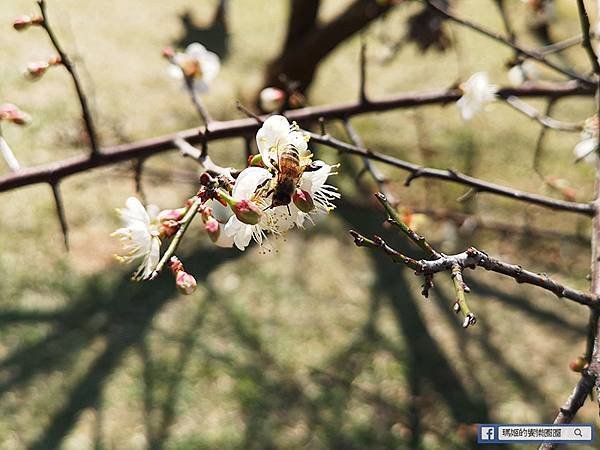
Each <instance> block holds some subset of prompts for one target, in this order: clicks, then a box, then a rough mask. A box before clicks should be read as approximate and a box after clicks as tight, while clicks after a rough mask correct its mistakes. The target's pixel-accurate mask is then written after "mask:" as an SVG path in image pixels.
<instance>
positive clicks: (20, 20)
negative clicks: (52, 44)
mask: <svg viewBox="0 0 600 450" xmlns="http://www.w3.org/2000/svg"><path fill="white" fill-rule="evenodd" d="M43 23H44V19H43V17H42V16H40V15H39V14H34V15H32V16H29V15H27V14H23V15H22V16H19V17H17V18H16V19H15V20H13V28H14V29H15V30H17V31H22V30H25V29H27V28H29V27H30V26H33V25H42V24H43Z"/></svg>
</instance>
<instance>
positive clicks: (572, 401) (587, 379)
mask: <svg viewBox="0 0 600 450" xmlns="http://www.w3.org/2000/svg"><path fill="white" fill-rule="evenodd" d="M595 381H596V378H595V377H594V376H593V375H591V374H590V373H589V372H588V371H585V372H584V373H583V374H582V375H581V378H580V379H579V381H578V382H577V384H576V385H575V387H574V388H573V392H571V395H570V396H569V398H568V399H567V401H566V402H565V404H564V405H563V406H561V408H560V411H559V412H558V415H557V416H556V418H555V419H554V422H553V423H555V424H564V423H571V422H572V421H573V419H574V418H575V415H576V414H577V411H579V410H580V409H581V407H582V406H583V404H584V403H585V400H586V398H587V396H588V395H589V394H590V392H591V391H592V388H593V387H594V383H595ZM554 448H556V444H551V443H545V444H542V445H540V448H539V450H551V449H554Z"/></svg>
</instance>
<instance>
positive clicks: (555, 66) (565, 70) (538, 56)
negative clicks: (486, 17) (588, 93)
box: [423, 0, 594, 85]
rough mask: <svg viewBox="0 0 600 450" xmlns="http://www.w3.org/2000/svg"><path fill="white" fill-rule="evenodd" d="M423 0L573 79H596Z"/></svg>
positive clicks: (435, 0) (433, 0)
mask: <svg viewBox="0 0 600 450" xmlns="http://www.w3.org/2000/svg"><path fill="white" fill-rule="evenodd" d="M423 1H424V2H425V3H427V4H428V5H429V6H431V7H432V8H434V9H436V10H437V11H439V12H440V13H441V14H443V15H444V16H446V17H447V18H448V19H451V20H453V21H454V22H456V23H458V24H460V25H463V26H465V27H467V28H470V29H472V30H474V31H476V32H478V33H480V34H483V35H485V36H487V37H489V38H492V39H494V40H495V41H497V42H500V43H501V44H504V45H506V46H508V47H511V48H512V49H514V50H515V51H516V52H518V53H519V54H522V55H525V56H527V57H529V58H532V59H535V60H536V61H539V62H540V63H542V64H544V65H546V66H548V67H550V68H551V69H554V70H555V71H556V72H559V73H562V74H563V75H566V76H567V77H569V78H571V79H574V80H579V81H581V82H582V83H585V84H587V85H594V81H593V80H591V79H589V78H588V77H586V76H584V75H581V74H578V73H576V72H574V71H572V70H571V69H569V68H567V67H562V66H560V65H558V64H556V63H554V62H552V61H550V60H549V59H547V58H546V57H545V56H544V55H542V54H540V53H538V52H536V51H534V50H529V49H526V48H524V47H522V46H520V45H518V44H516V43H514V42H511V41H510V40H509V39H507V38H505V37H504V36H502V35H500V34H498V33H496V32H494V31H491V30H488V29H487V28H484V27H482V26H481V25H478V24H476V23H474V22H472V21H470V20H467V19H465V18H463V17H459V16H458V15H456V14H455V13H453V12H452V11H450V9H449V8H448V7H446V5H443V4H440V3H439V2H438V0H423Z"/></svg>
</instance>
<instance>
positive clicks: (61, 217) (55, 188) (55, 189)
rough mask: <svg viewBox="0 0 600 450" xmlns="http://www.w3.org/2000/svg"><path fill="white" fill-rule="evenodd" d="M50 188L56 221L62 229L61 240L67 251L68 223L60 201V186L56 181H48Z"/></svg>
mask: <svg viewBox="0 0 600 450" xmlns="http://www.w3.org/2000/svg"><path fill="white" fill-rule="evenodd" d="M50 187H51V188H52V196H53V197H54V204H55V205H56V215H57V217H58V222H59V223H60V229H61V231H62V235H63V240H64V242H65V248H66V249H67V251H69V225H68V223H67V216H66V214H65V205H64V204H63V201H62V194H61V193H60V187H59V185H58V182H54V183H50Z"/></svg>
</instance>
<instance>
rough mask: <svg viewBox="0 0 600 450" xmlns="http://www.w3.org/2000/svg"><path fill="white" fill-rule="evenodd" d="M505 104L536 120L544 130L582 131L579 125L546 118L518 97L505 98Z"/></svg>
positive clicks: (546, 116)
mask: <svg viewBox="0 0 600 450" xmlns="http://www.w3.org/2000/svg"><path fill="white" fill-rule="evenodd" d="M506 103H507V104H509V105H510V106H512V107H513V108H514V109H516V110H517V111H519V112H522V113H523V114H525V115H526V116H527V117H529V118H530V119H533V120H536V121H537V122H539V123H540V124H541V125H543V126H544V127H546V128H552V129H553V130H558V131H572V132H579V131H581V129H582V126H581V125H580V124H577V123H569V122H562V121H560V120H556V119H553V118H552V117H548V115H546V114H542V113H541V112H539V111H538V110H537V109H535V108H534V107H533V106H531V105H529V104H528V103H526V102H524V101H523V100H521V99H520V98H518V97H513V96H510V97H507V98H506Z"/></svg>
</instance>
